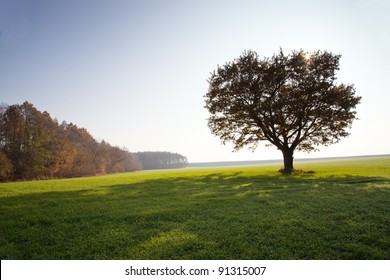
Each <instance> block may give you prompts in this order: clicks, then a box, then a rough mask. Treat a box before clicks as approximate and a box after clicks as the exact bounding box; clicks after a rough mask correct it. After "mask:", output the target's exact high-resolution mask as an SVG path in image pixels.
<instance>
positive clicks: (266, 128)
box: [204, 50, 361, 174]
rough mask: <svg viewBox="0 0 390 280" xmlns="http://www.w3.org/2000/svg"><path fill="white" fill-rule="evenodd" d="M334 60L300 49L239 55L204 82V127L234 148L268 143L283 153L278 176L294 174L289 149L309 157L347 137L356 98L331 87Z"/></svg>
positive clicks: (349, 89)
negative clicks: (267, 54)
mask: <svg viewBox="0 0 390 280" xmlns="http://www.w3.org/2000/svg"><path fill="white" fill-rule="evenodd" d="M340 57H341V56H340V55H335V54H333V53H331V52H328V51H316V52H313V53H307V52H304V51H303V50H300V51H293V52H292V53H291V54H289V55H285V54H284V53H283V51H282V50H280V52H279V53H278V54H275V55H273V56H272V57H271V58H263V59H261V58H259V56H258V54H257V53H256V52H254V51H245V52H244V53H243V54H242V55H241V56H240V57H239V58H238V59H235V60H234V61H232V62H228V63H226V64H225V65H223V66H218V68H217V70H216V71H214V72H213V73H212V74H211V77H210V78H209V80H208V83H209V89H208V92H207V93H206V94H205V96H204V98H205V108H207V109H208V111H209V113H210V117H209V118H208V126H209V128H210V130H211V132H212V133H213V134H215V135H216V136H219V137H220V139H221V140H222V142H223V143H224V144H225V143H227V142H232V143H233V144H234V149H235V150H239V149H241V148H242V147H244V146H249V147H250V148H251V149H253V150H255V149H256V147H257V145H258V143H259V141H263V140H265V141H268V142H269V143H270V144H271V145H274V146H276V147H277V148H278V149H279V150H281V152H282V153H283V159H284V169H283V172H284V173H286V174H291V172H292V171H293V170H294V165H293V159H294V157H293V155H294V151H295V150H299V151H306V152H310V151H313V150H317V149H318V146H319V145H325V146H327V145H330V144H334V143H337V142H339V140H340V139H341V138H342V137H346V136H348V135H349V132H348V129H349V128H350V126H351V124H352V122H353V120H354V119H355V118H356V111H355V108H356V106H357V104H359V103H360V99H361V97H359V96H356V95H355V88H354V86H353V85H352V84H343V83H341V84H337V83H336V72H337V70H339V60H340Z"/></svg>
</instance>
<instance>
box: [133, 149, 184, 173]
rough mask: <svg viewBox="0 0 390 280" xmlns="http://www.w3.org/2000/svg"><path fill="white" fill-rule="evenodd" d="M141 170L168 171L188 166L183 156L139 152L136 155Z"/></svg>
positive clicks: (167, 153)
mask: <svg viewBox="0 0 390 280" xmlns="http://www.w3.org/2000/svg"><path fill="white" fill-rule="evenodd" d="M136 155H137V157H138V159H139V161H140V162H141V164H142V168H143V169H145V170H148V169H168V168H183V167H187V166H188V160H187V158H186V157H185V156H182V155H180V154H177V153H170V152H139V153H136Z"/></svg>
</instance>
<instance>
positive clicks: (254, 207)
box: [0, 156, 390, 260]
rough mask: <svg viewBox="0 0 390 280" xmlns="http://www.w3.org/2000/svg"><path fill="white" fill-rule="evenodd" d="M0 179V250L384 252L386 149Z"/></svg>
mask: <svg viewBox="0 0 390 280" xmlns="http://www.w3.org/2000/svg"><path fill="white" fill-rule="evenodd" d="M297 165H298V166H296V167H297V168H299V169H303V170H313V171H314V173H297V174H294V175H292V176H285V175H281V174H280V173H278V172H277V170H278V169H279V167H280V166H279V165H267V166H244V167H243V166H241V167H225V168H208V169H207V168H193V169H180V170H164V171H141V172H134V173H123V174H115V175H108V176H100V177H88V178H78V179H63V180H47V181H31V182H13V183H2V184H0V215H1V220H0V258H1V259H3V260H4V259H85V260H89V259H104V260H108V259H354V260H359V259H390V156H385V157H376V158H363V159H354V160H333V161H318V162H306V163H300V164H297Z"/></svg>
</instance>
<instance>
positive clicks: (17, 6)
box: [0, 0, 390, 162]
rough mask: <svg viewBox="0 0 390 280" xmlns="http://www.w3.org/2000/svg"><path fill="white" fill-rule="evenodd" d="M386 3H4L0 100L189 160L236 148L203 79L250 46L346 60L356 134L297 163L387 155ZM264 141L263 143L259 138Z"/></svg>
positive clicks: (342, 75) (344, 77)
mask: <svg viewBox="0 0 390 280" xmlns="http://www.w3.org/2000/svg"><path fill="white" fill-rule="evenodd" d="M389 15H390V1H388V0H361V1H359V0H356V1H355V0H327V1H309V0H307V1H302V0H294V1H288V0H285V1H282V0H273V1H266V0H257V1H246V0H238V1H227V0H221V1H202V0H196V1H195V0H194V1H184V0H183V1H170V0H166V1H164V0H160V1H157V0H153V1H152V0H150V1H149V0H139V1H124V0H123V1H118V0H106V1H102V0H96V1H95V0H46V1H43V0H0V102H3V103H7V104H9V105H11V104H15V103H22V102H24V101H26V100H27V101H29V102H31V103H33V104H34V105H35V106H36V107H37V108H38V109H39V110H41V111H44V110H46V111H48V112H49V113H50V114H51V116H52V117H56V118H57V119H58V120H59V121H60V122H61V121H63V120H66V121H67V122H73V123H75V124H77V125H79V126H80V127H85V128H87V129H88V131H89V132H90V133H91V134H92V135H93V136H94V137H95V138H97V139H100V140H101V139H104V140H106V141H108V142H109V143H111V144H113V145H118V146H125V147H127V148H128V149H129V150H130V151H134V152H136V151H146V150H161V151H172V152H179V153H181V154H183V155H186V156H187V157H188V159H189V161H191V162H199V161H222V160H261V159H278V158H282V155H281V153H280V151H277V150H276V148H273V147H265V146H264V145H263V144H260V145H259V147H258V149H257V151H256V152H255V153H252V152H250V151H248V150H246V149H244V150H242V151H240V152H238V153H232V152H231V150H232V146H223V145H221V143H220V140H219V139H218V138H216V137H214V136H213V135H212V134H211V133H210V131H209V129H208V127H207V121H206V119H207V117H208V113H207V111H206V110H205V109H204V108H203V105H204V101H203V95H204V94H205V92H206V91H207V88H208V84H207V81H206V80H207V78H208V77H209V74H210V72H212V71H213V70H214V69H215V68H216V67H217V65H218V64H220V65H221V64H224V63H225V62H227V61H231V60H233V59H234V58H236V57H238V56H239V55H241V54H242V52H243V51H244V50H245V49H252V50H255V51H256V52H257V53H258V54H259V55H260V56H261V57H264V56H272V55H273V54H274V53H275V52H277V51H278V50H279V48H280V47H282V48H283V50H284V52H285V53H287V52H290V51H291V50H294V49H296V50H298V49H301V48H302V49H304V50H307V51H313V50H318V49H321V50H328V51H332V52H334V53H339V54H342V58H341V63H340V67H341V70H340V71H339V75H338V77H339V82H344V83H354V84H355V87H356V89H357V94H358V95H360V96H362V98H363V99H362V104H361V105H359V106H358V108H357V110H358V117H359V118H360V120H358V121H355V123H354V124H353V126H352V129H351V135H350V136H349V137H348V138H345V139H343V140H342V141H341V142H340V143H338V144H335V145H333V146H330V147H321V148H320V152H316V153H311V154H305V153H297V154H296V155H295V157H296V158H302V157H326V156H348V155H366V154H384V153H390V148H389V139H390V125H389V120H390V110H389V109H390V105H389V104H390V83H389V81H388V80H389V76H390V70H389V65H390V16H389ZM264 144H265V143H264Z"/></svg>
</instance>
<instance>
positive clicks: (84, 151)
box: [0, 102, 141, 181]
mask: <svg viewBox="0 0 390 280" xmlns="http://www.w3.org/2000/svg"><path fill="white" fill-rule="evenodd" d="M140 168H141V167H140V163H139V161H138V160H137V159H136V156H134V155H133V154H132V153H130V152H128V151H127V150H125V149H120V148H118V147H112V146H111V145H110V144H108V143H106V142H105V141H101V142H100V143H99V142H97V141H96V140H95V139H94V138H93V137H92V136H91V134H89V132H88V131H87V130H86V129H85V128H79V127H77V126H76V125H75V124H72V123H70V124H68V123H66V122H65V121H64V122H62V123H61V125H59V124H58V122H57V120H55V119H54V120H53V119H52V118H51V116H50V115H49V113H47V112H46V111H45V112H41V111H39V110H37V109H36V108H35V107H34V106H33V105H32V104H31V103H29V102H24V103H23V104H21V105H19V104H16V105H11V106H7V105H4V104H2V105H1V106H0V181H7V180H30V179H43V178H63V177H80V176H91V175H96V174H106V173H115V172H125V171H134V170H139V169H140Z"/></svg>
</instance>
